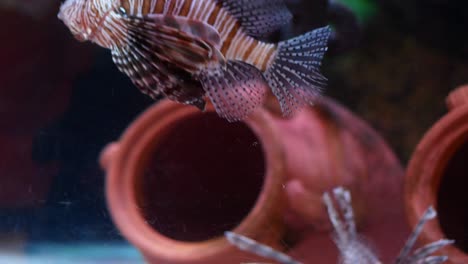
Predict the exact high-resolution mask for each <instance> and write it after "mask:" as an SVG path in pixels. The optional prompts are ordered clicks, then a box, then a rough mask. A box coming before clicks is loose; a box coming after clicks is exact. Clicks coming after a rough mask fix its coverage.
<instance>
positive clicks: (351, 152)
mask: <svg viewBox="0 0 468 264" xmlns="http://www.w3.org/2000/svg"><path fill="white" fill-rule="evenodd" d="M101 164H102V166H103V167H104V168H105V169H106V171H107V187H106V190H107V191H106V192H107V200H108V206H109V209H110V212H111V215H112V217H113V219H114V221H115V223H116V225H117V227H118V228H119V229H120V231H121V232H122V234H123V235H124V236H125V237H126V238H127V239H128V240H129V241H130V242H131V243H133V244H134V245H135V246H136V247H138V248H139V249H140V250H141V251H142V253H143V254H144V255H145V257H146V258H147V259H148V261H149V262H151V263H200V264H201V263H205V264H206V263H236V264H238V263H240V262H246V261H261V259H259V258H258V257H256V256H253V255H248V254H247V253H240V252H239V251H237V250H236V249H234V248H233V247H231V246H229V245H228V244H227V241H226V240H225V239H224V238H222V233H223V231H225V230H234V231H235V232H237V233H240V234H243V235H247V236H249V237H251V238H253V239H256V240H258V241H260V242H262V243H266V244H270V245H273V246H278V245H282V244H284V242H285V241H284V239H285V237H286V236H287V237H289V238H290V237H291V234H296V236H295V237H296V238H297V239H298V240H297V241H296V242H297V244H296V245H297V246H296V247H295V248H293V249H292V250H291V253H292V254H293V255H294V256H295V257H297V258H298V259H299V260H305V261H307V262H310V261H312V260H314V261H315V258H316V257H317V256H322V258H323V259H327V260H331V259H335V258H336V254H331V253H330V254H327V250H328V249H330V252H335V251H332V248H333V250H335V249H334V248H335V246H334V245H333V244H332V240H331V238H330V234H329V233H328V232H321V233H317V232H316V231H317V230H322V231H328V224H327V220H326V219H327V216H326V212H325V208H324V206H323V205H322V203H321V201H320V199H319V198H318V197H320V196H321V195H322V193H323V191H325V190H330V189H331V188H334V187H336V186H337V185H344V186H346V187H347V188H350V189H351V190H353V195H354V197H355V199H354V205H355V207H356V208H357V209H358V215H359V216H361V217H359V219H361V223H362V224H363V225H366V224H367V223H372V224H373V226H372V225H371V226H370V228H364V230H365V231H369V230H370V232H371V233H372V232H374V233H377V234H381V235H383V236H382V237H381V239H380V241H382V240H385V241H387V242H388V244H390V245H389V246H387V249H390V251H391V250H394V251H395V252H392V253H395V254H396V252H397V250H398V249H399V246H400V245H401V243H402V242H403V241H404V238H405V237H406V235H407V232H406V231H407V229H405V222H404V217H403V205H402V204H403V203H402V202H401V203H400V202H399V201H400V199H399V198H398V197H399V196H401V195H400V194H401V180H402V175H403V173H402V172H403V170H402V168H401V166H400V164H399V163H398V161H397V160H396V159H395V157H394V155H393V154H392V153H391V151H390V150H389V149H388V148H387V146H386V145H385V144H384V143H383V141H382V140H381V139H380V138H379V137H378V136H377V135H376V133H375V132H373V131H372V130H371V129H370V128H369V127H367V126H366V125H365V124H364V123H363V122H362V121H360V120H358V119H357V118H355V117H353V116H352V115H351V114H350V113H348V112H347V111H345V110H344V109H342V108H341V107H340V106H338V105H336V104H335V103H333V102H331V101H329V100H328V99H325V100H324V101H323V103H322V104H321V105H319V106H317V107H314V108H312V109H305V110H304V111H302V112H301V113H299V114H298V115H296V116H295V117H294V118H292V119H290V120H285V119H282V118H279V117H277V116H275V115H274V114H272V113H271V112H269V111H266V110H263V109H259V110H258V111H257V112H255V113H254V114H253V115H252V116H251V117H250V118H249V119H247V120H246V121H245V123H240V122H239V123H228V122H226V121H225V120H223V119H221V118H219V117H217V115H216V114H215V113H214V112H213V111H212V110H209V111H208V112H206V113H201V112H199V111H198V110H197V109H195V108H193V107H189V106H183V105H180V104H176V103H172V102H169V101H164V102H161V103H159V104H157V105H155V106H153V107H152V108H150V109H149V110H148V111H146V112H145V113H144V114H143V115H142V116H141V117H139V118H138V119H137V120H136V121H135V122H134V123H133V124H132V125H131V126H130V127H129V128H128V129H127V131H126V132H125V133H124V134H123V136H122V137H121V139H120V140H119V141H118V142H116V143H112V144H110V145H109V146H108V147H107V148H106V149H105V150H104V151H103V154H102V155H101ZM368 184H369V186H367V185H368ZM368 195H370V198H371V199H370V200H367V199H368ZM390 202H393V203H392V206H390V207H388V206H387V203H388V204H389V203H390ZM379 206H380V208H382V207H383V206H386V208H385V209H386V210H381V211H385V212H383V213H379V212H376V213H374V212H373V211H374V210H376V209H378V207H379ZM367 210H372V213H369V212H368V211H367ZM367 215H369V216H371V217H367ZM379 223H381V224H380V227H384V228H383V230H380V229H379V226H378V225H379ZM390 226H391V227H392V229H390V228H388V227H390ZM286 231H288V232H286ZM299 233H300V234H299ZM311 237H312V240H313V241H311V239H310V238H311ZM315 238H317V239H316V240H314V239H315ZM317 241H319V242H321V243H322V244H321V248H320V250H321V251H320V252H318V251H315V250H311V249H312V248H308V249H305V246H307V245H313V244H314V243H316V242H317ZM326 243H329V245H330V246H329V247H328V245H325V244H326ZM322 248H324V249H325V251H322ZM304 249H305V250H304ZM323 263H325V262H323ZM326 263H331V262H326Z"/></svg>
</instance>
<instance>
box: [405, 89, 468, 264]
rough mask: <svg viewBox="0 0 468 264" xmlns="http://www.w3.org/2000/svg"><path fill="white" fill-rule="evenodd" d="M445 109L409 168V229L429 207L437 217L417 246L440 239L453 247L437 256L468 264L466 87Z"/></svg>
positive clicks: (452, 261)
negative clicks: (420, 243) (444, 112)
mask: <svg viewBox="0 0 468 264" xmlns="http://www.w3.org/2000/svg"><path fill="white" fill-rule="evenodd" d="M447 105H448V107H449V109H450V111H449V113H447V114H446V115H445V116H444V117H442V118H441V119H440V120H439V121H438V122H437V123H436V124H435V125H434V126H433V127H432V128H431V129H430V130H429V131H428V132H427V133H426V134H425V136H424V138H423V139H422V140H421V142H420V143H419V145H418V146H417V148H416V150H415V151H414V153H413V155H412V158H411V161H410V163H409V166H408V171H407V176H406V183H405V189H406V190H405V192H406V207H407V214H408V218H409V222H410V223H411V224H412V225H414V224H416V223H417V221H418V219H419V218H420V217H421V216H422V214H423V213H424V210H426V208H427V207H428V206H429V205H435V206H436V207H437V211H438V213H439V214H438V218H437V221H431V222H430V223H428V225H427V227H426V228H425V229H424V231H423V233H422V237H421V239H422V242H423V243H430V242H433V241H436V240H438V239H441V238H448V239H453V240H455V244H454V245H452V246H448V247H445V248H443V249H442V250H441V251H442V253H443V254H446V255H447V256H448V257H449V263H453V264H466V263H468V195H467V186H468V177H467V170H466V168H467V163H468V86H464V87H460V88H458V89H456V90H455V91H453V92H452V93H451V94H450V95H449V96H448V97H447Z"/></svg>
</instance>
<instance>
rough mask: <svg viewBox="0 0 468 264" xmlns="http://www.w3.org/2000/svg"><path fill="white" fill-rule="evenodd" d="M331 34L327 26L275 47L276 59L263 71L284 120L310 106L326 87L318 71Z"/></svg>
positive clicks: (324, 80)
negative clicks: (278, 103) (300, 109)
mask: <svg viewBox="0 0 468 264" xmlns="http://www.w3.org/2000/svg"><path fill="white" fill-rule="evenodd" d="M330 33H331V29H330V27H328V26H327V27H323V28H319V29H316V30H314V31H311V32H309V33H306V34H304V35H302V36H299V37H296V38H293V39H290V40H287V41H283V42H280V43H279V44H278V50H277V53H276V58H275V60H274V61H273V63H272V65H271V66H270V67H269V68H268V69H267V70H266V72H265V78H266V79H267V81H268V83H269V85H270V87H271V89H272V91H273V93H274V94H275V96H276V97H277V98H278V100H279V101H280V105H281V109H282V111H283V114H284V115H285V116H290V115H292V114H293V113H294V112H295V110H297V109H298V108H301V107H303V106H305V105H310V104H313V102H314V100H315V99H316V98H317V97H318V96H319V95H320V92H321V90H322V88H323V87H324V86H325V84H326V78H325V77H324V76H323V75H322V74H321V73H320V71H319V67H320V65H321V62H322V58H323V56H324V54H325V52H326V51H327V44H328V38H329V37H330Z"/></svg>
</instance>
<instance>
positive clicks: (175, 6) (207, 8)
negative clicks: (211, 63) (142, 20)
mask: <svg viewBox="0 0 468 264" xmlns="http://www.w3.org/2000/svg"><path fill="white" fill-rule="evenodd" d="M122 7H124V8H125V9H126V10H127V12H128V13H129V14H131V15H138V16H141V15H147V14H151V13H152V14H167V15H172V16H184V17H187V18H190V19H193V20H197V21H201V22H204V23H207V24H209V25H212V26H213V27H214V28H215V29H216V30H217V31H218V32H219V34H220V37H221V43H222V46H221V48H220V51H221V53H222V54H223V55H224V56H225V57H226V59H227V60H241V61H245V62H247V63H249V64H252V65H254V66H255V67H257V68H258V69H260V70H261V71H266V69H267V68H268V66H269V65H271V62H272V61H273V59H274V57H275V54H276V46H277V45H275V44H267V43H264V42H261V41H258V40H256V39H254V38H253V37H251V36H249V35H247V34H246V33H245V32H243V31H242V28H241V25H240V23H239V21H238V20H237V19H236V18H235V17H234V16H232V15H231V14H230V13H229V12H228V11H227V10H225V9H224V8H222V6H221V5H220V4H219V2H217V1H215V0H124V1H122Z"/></svg>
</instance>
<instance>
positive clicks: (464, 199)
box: [437, 135, 468, 253]
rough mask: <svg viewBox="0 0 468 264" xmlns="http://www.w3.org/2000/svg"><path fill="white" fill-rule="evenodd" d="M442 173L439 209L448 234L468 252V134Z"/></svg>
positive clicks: (443, 229)
mask: <svg viewBox="0 0 468 264" xmlns="http://www.w3.org/2000/svg"><path fill="white" fill-rule="evenodd" d="M460 142H461V143H459V144H456V145H457V146H458V148H457V149H456V150H455V151H454V153H453V154H452V155H450V158H449V159H448V161H447V163H446V164H445V169H444V170H443V172H442V173H441V180H440V183H439V186H438V190H437V192H438V195H437V209H438V212H439V223H440V226H441V229H442V231H443V233H444V235H445V236H446V237H448V238H450V239H454V240H455V246H456V247H457V248H458V249H460V250H462V251H463V252H465V253H468V225H467V223H468V207H467V204H468V195H467V189H466V188H467V186H468V177H467V172H466V164H467V161H468V160H467V157H468V135H464V136H463V137H462V138H461V139H460Z"/></svg>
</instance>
